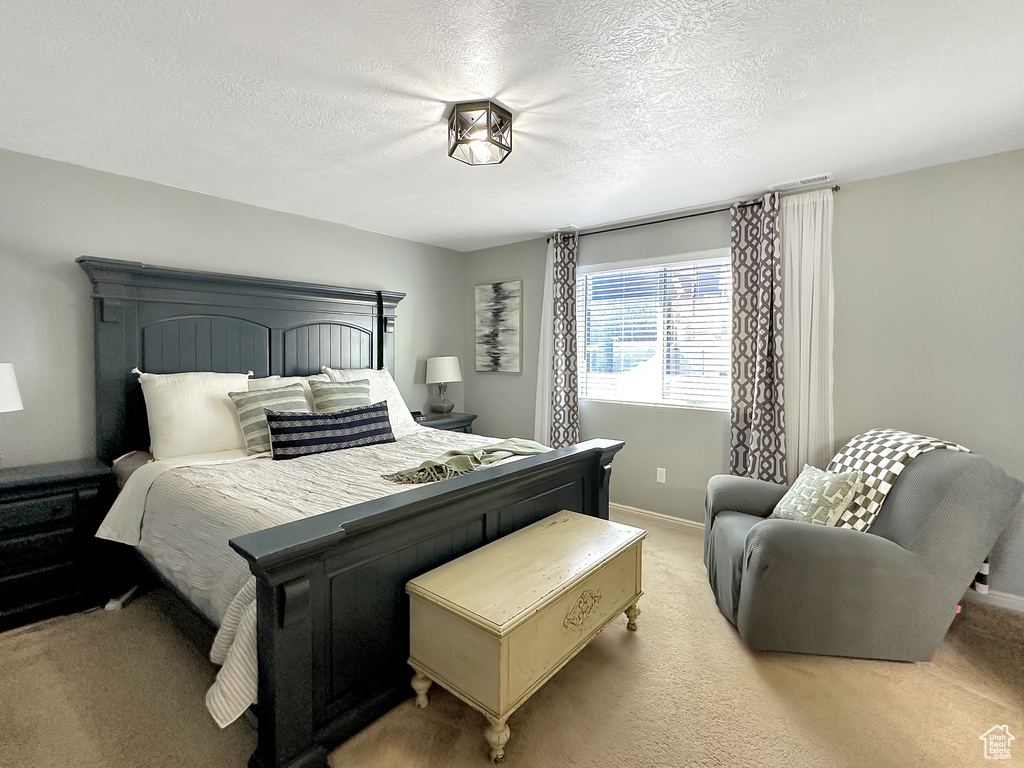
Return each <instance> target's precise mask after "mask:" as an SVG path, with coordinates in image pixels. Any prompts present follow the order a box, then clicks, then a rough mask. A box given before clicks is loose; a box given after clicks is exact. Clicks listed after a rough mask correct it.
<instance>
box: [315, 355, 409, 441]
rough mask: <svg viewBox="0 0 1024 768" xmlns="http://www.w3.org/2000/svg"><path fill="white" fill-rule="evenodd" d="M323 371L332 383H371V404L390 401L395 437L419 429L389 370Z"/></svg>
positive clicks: (389, 414) (389, 412) (392, 428)
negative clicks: (361, 381)
mask: <svg viewBox="0 0 1024 768" xmlns="http://www.w3.org/2000/svg"><path fill="white" fill-rule="evenodd" d="M323 371H324V373H326V374H327V375H328V376H330V377H331V381H359V379H366V380H367V381H369V382H370V402H371V403H379V402H380V401H381V400H387V401H388V418H389V419H391V431H392V432H393V433H394V435H395V437H404V436H405V435H408V434H410V433H412V432H415V431H417V430H418V429H419V427H418V426H417V424H416V420H415V419H414V418H413V417H412V414H411V413H410V412H409V406H407V405H406V404H405V400H403V399H402V393H401V392H399V391H398V385H397V384H395V380H394V379H393V378H391V371H389V370H388V369H387V368H385V369H383V370H380V371H377V370H374V369H373V368H348V369H345V370H339V369H337V368H328V367H327V366H326V365H325V366H324V368H323Z"/></svg>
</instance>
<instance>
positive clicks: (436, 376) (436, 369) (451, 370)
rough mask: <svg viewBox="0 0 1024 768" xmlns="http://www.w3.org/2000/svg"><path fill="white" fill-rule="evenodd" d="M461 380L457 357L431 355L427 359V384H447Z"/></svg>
mask: <svg viewBox="0 0 1024 768" xmlns="http://www.w3.org/2000/svg"><path fill="white" fill-rule="evenodd" d="M452 381H462V369H461V368H460V367H459V358H457V357H431V358H428V359H427V384H447V383H449V382H452Z"/></svg>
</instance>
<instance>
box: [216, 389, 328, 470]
mask: <svg viewBox="0 0 1024 768" xmlns="http://www.w3.org/2000/svg"><path fill="white" fill-rule="evenodd" d="M228 397H230V398H231V401H232V402H233V403H234V404H235V411H236V412H237V413H238V423H239V425H240V426H241V427H242V434H243V435H244V436H245V448H246V450H247V451H248V452H249V453H250V454H253V453H269V451H270V429H269V428H268V427H267V414H266V410H265V409H267V408H270V409H273V410H275V411H306V412H308V411H309V406H308V405H307V404H306V393H305V391H304V390H303V388H302V385H301V384H292V385H291V386H288V387H278V388H277V389H261V390H257V391H256V392H231V393H229V394H228Z"/></svg>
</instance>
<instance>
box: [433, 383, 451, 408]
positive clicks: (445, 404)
mask: <svg viewBox="0 0 1024 768" xmlns="http://www.w3.org/2000/svg"><path fill="white" fill-rule="evenodd" d="M454 407H455V403H453V402H452V401H451V400H449V399H448V382H446V381H445V382H441V383H440V384H438V385H437V401H436V402H433V403H431V404H430V410H432V411H433V412H434V413H451V410H452V408H454Z"/></svg>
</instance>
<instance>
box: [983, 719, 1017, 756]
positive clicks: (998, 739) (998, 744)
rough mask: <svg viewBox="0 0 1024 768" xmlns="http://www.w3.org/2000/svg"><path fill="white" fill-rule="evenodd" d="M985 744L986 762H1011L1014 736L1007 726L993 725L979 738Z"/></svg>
mask: <svg viewBox="0 0 1024 768" xmlns="http://www.w3.org/2000/svg"><path fill="white" fill-rule="evenodd" d="M978 738H979V739H981V740H982V741H984V742H985V759H986V760H1009V759H1010V742H1011V741H1013V739H1014V735H1013V734H1012V733H1010V729H1009V728H1007V727H1006V726H1005V725H993V726H992V727H991V728H989V729H988V730H987V731H985V732H984V733H983V734H981V736H979V737H978Z"/></svg>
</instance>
